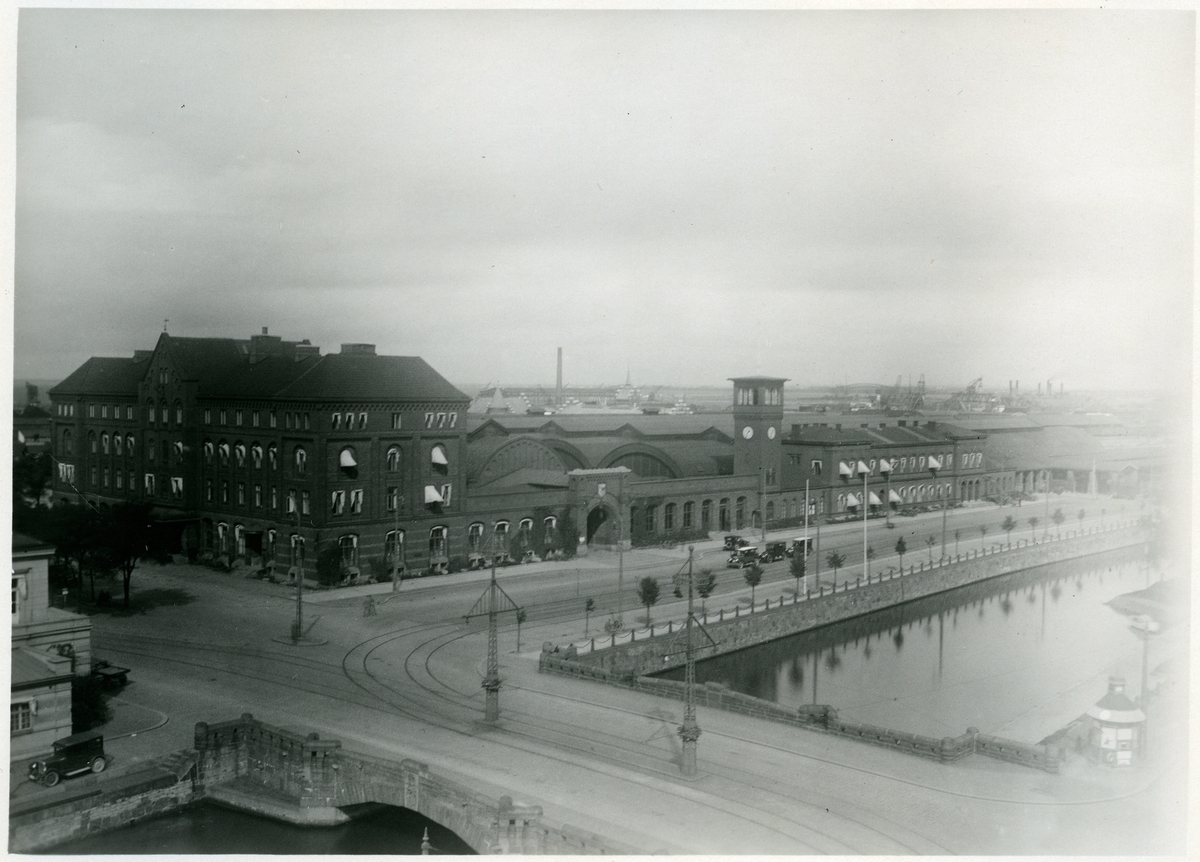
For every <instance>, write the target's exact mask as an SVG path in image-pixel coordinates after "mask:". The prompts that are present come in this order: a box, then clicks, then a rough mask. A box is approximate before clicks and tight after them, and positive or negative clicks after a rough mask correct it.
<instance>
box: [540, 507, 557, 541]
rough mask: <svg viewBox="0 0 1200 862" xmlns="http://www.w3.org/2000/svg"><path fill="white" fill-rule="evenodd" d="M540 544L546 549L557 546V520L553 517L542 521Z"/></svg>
mask: <svg viewBox="0 0 1200 862" xmlns="http://www.w3.org/2000/svg"><path fill="white" fill-rule="evenodd" d="M542 544H543V545H545V546H546V548H547V549H550V548H554V547H556V546H557V545H558V518H556V517H554V516H553V515H550V516H549V517H547V518H545V519H543V520H542Z"/></svg>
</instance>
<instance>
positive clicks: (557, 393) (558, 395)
mask: <svg viewBox="0 0 1200 862" xmlns="http://www.w3.org/2000/svg"><path fill="white" fill-rule="evenodd" d="M562 403H563V400H562V348H561V347H560V348H558V380H557V381H556V382H555V385H554V406H555V407H562Z"/></svg>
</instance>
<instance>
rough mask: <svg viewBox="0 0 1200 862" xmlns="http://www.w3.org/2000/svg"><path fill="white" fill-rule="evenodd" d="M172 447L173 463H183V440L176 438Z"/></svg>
mask: <svg viewBox="0 0 1200 862" xmlns="http://www.w3.org/2000/svg"><path fill="white" fill-rule="evenodd" d="M172 448H173V449H174V450H175V464H176V465H179V464H182V463H183V441H182V440H176V441H175V445H174V446H173V447H172Z"/></svg>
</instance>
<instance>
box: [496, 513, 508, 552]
mask: <svg viewBox="0 0 1200 862" xmlns="http://www.w3.org/2000/svg"><path fill="white" fill-rule="evenodd" d="M508 526H509V525H508V521H497V522H496V526H494V527H492V539H493V541H495V543H496V550H495V553H496V555H497V556H500V557H504V556H507V554H508Z"/></svg>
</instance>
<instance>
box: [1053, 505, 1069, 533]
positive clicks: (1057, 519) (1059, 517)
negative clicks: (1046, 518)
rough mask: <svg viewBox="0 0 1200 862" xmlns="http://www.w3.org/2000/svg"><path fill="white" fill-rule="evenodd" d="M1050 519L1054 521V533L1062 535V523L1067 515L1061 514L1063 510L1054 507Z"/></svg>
mask: <svg viewBox="0 0 1200 862" xmlns="http://www.w3.org/2000/svg"><path fill="white" fill-rule="evenodd" d="M1050 520H1051V521H1053V522H1054V535H1056V536H1062V523H1063V521H1065V520H1067V516H1066V515H1064V514H1063V510H1062V509H1055V510H1054V514H1053V515H1051V516H1050Z"/></svg>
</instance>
